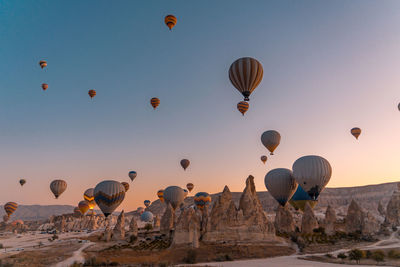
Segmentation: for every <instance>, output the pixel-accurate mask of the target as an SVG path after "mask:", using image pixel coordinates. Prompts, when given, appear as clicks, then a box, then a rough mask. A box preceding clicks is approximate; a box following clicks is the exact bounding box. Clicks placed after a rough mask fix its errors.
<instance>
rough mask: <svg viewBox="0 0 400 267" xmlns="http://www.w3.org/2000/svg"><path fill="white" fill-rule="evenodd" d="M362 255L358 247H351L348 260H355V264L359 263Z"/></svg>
mask: <svg viewBox="0 0 400 267" xmlns="http://www.w3.org/2000/svg"><path fill="white" fill-rule="evenodd" d="M362 257H363V253H362V251H361V250H359V249H353V250H351V251H350V253H349V258H350V260H355V261H356V263H357V264H359V263H360V260H361V258H362Z"/></svg>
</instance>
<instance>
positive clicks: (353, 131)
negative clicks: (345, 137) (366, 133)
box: [350, 127, 361, 140]
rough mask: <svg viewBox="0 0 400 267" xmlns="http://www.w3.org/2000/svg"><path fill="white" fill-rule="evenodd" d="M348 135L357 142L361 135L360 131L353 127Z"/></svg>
mask: <svg viewBox="0 0 400 267" xmlns="http://www.w3.org/2000/svg"><path fill="white" fill-rule="evenodd" d="M350 133H351V134H352V135H353V136H354V137H355V138H356V139H357V140H358V137H359V136H360V134H361V129H360V128H358V127H355V128H353V129H351V131H350Z"/></svg>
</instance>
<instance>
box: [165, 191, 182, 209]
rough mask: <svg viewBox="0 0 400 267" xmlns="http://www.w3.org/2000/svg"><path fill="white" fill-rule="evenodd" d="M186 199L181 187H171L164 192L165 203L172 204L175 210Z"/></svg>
mask: <svg viewBox="0 0 400 267" xmlns="http://www.w3.org/2000/svg"><path fill="white" fill-rule="evenodd" d="M184 199H185V192H184V191H183V189H182V188H180V187H179V186H169V187H167V188H166V189H165V190H164V201H165V203H166V204H168V203H170V204H171V206H172V208H173V209H176V208H177V207H179V205H180V204H181V203H182V202H183V200H184Z"/></svg>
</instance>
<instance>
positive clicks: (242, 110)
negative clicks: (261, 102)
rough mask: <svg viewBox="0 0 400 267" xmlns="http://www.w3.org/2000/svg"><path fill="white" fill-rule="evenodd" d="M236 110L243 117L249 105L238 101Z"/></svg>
mask: <svg viewBox="0 0 400 267" xmlns="http://www.w3.org/2000/svg"><path fill="white" fill-rule="evenodd" d="M237 109H238V110H239V112H240V113H242V115H243V116H244V114H245V113H246V112H247V110H249V103H247V102H246V101H240V102H239V103H238V104H237Z"/></svg>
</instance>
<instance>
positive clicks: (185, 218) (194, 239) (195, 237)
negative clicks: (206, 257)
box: [172, 208, 201, 247]
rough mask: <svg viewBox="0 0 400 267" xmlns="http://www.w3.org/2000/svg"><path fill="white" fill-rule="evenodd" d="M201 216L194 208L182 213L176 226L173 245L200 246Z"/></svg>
mask: <svg viewBox="0 0 400 267" xmlns="http://www.w3.org/2000/svg"><path fill="white" fill-rule="evenodd" d="M200 220H201V214H200V213H199V212H196V211H195V210H194V209H193V208H186V209H184V210H183V211H182V213H181V215H180V216H179V218H178V221H177V223H176V226H175V232H174V239H173V242H172V244H173V245H177V244H191V245H192V247H198V246H199V238H200Z"/></svg>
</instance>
